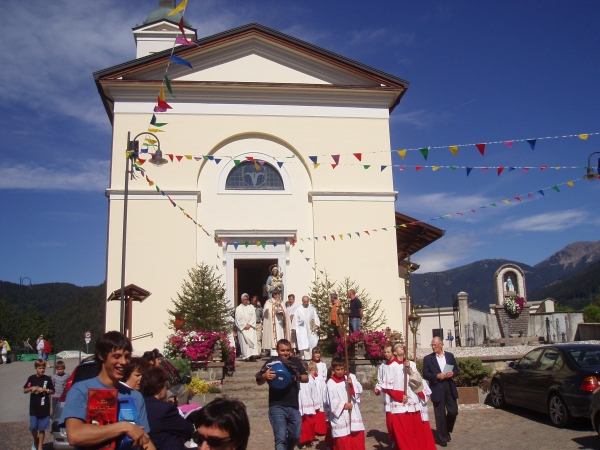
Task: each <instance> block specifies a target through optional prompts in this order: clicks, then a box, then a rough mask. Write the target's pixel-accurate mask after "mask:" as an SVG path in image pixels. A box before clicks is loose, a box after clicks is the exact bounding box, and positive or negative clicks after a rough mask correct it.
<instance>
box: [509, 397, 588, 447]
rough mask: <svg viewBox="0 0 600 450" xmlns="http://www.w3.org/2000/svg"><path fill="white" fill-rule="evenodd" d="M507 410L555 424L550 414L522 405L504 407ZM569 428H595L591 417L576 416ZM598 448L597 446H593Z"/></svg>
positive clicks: (586, 429)
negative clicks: (522, 406)
mask: <svg viewBox="0 0 600 450" xmlns="http://www.w3.org/2000/svg"><path fill="white" fill-rule="evenodd" d="M504 410H505V411H506V412H509V413H511V414H514V415H517V416H520V417H523V418H524V419H528V420H532V421H534V422H537V423H539V424H542V425H548V426H549V427H551V426H553V425H552V422H550V417H549V416H548V414H544V413H541V412H537V411H532V410H530V409H526V408H521V407H520V406H513V405H508V406H506V408H504ZM566 428H567V429H569V430H580V431H586V432H591V433H593V432H594V428H593V427H592V422H591V421H590V419H588V418H585V417H576V418H574V419H573V422H572V423H571V425H570V426H568V427H566ZM593 448H597V447H593Z"/></svg>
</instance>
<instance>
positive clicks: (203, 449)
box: [192, 397, 250, 450]
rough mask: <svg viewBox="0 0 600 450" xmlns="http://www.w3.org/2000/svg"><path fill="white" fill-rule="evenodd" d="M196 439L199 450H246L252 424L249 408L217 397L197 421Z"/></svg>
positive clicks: (194, 438) (200, 414)
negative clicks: (247, 412)
mask: <svg viewBox="0 0 600 450" xmlns="http://www.w3.org/2000/svg"><path fill="white" fill-rule="evenodd" d="M194 425H195V426H196V431H195V432H194V435H193V436H192V439H193V440H194V442H195V443H196V444H198V450H246V447H247V446H248V438H249V437H250V422H249V421H248V415H247V414H246V406H245V405H244V404H243V403H242V402H240V401H239V400H233V399H230V398H227V397H217V398H216V399H214V400H213V401H212V402H210V403H208V404H207V405H206V406H204V407H203V408H202V409H200V410H199V411H198V412H197V413H196V414H195V417H194Z"/></svg>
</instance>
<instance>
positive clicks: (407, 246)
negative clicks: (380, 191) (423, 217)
mask: <svg viewBox="0 0 600 450" xmlns="http://www.w3.org/2000/svg"><path fill="white" fill-rule="evenodd" d="M445 233H446V231H445V230H441V229H439V228H436V227H434V226H432V225H429V224H427V223H425V222H421V221H419V220H417V219H414V218H412V217H410V216H407V215H405V214H401V213H399V212H396V248H397V250H398V265H401V266H405V265H406V262H405V260H406V258H407V257H408V256H409V255H411V256H412V255H414V254H415V253H417V252H418V251H419V250H422V249H424V248H425V247H427V246H428V245H429V244H431V243H433V242H435V241H437V240H438V239H439V238H441V237H442V236H443V235H444V234H445Z"/></svg>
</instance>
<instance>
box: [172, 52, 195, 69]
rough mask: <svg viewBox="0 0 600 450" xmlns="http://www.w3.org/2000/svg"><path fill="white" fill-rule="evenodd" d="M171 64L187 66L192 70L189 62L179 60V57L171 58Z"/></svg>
mask: <svg viewBox="0 0 600 450" xmlns="http://www.w3.org/2000/svg"><path fill="white" fill-rule="evenodd" d="M171 62H174V63H177V64H181V65H182V66H188V67H189V68H190V69H193V67H192V65H191V64H190V63H189V61H186V60H185V59H183V58H180V57H179V56H175V55H173V56H171Z"/></svg>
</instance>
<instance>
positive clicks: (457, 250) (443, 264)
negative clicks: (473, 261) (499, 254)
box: [413, 233, 484, 273]
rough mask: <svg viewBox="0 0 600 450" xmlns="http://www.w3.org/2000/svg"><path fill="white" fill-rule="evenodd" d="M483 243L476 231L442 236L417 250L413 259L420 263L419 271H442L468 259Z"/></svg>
mask: <svg viewBox="0 0 600 450" xmlns="http://www.w3.org/2000/svg"><path fill="white" fill-rule="evenodd" d="M483 244H484V242H483V241H481V240H480V236H479V235H478V234H476V233H465V234H457V235H453V236H444V237H443V238H441V239H440V240H438V241H436V242H434V243H433V244H431V245H429V246H428V247H425V248H424V249H423V250H421V251H420V252H418V253H417V254H416V255H415V256H414V258H413V260H414V261H415V262H416V263H417V264H420V265H421V268H420V269H419V273H428V272H439V271H444V270H448V269H450V268H453V267H456V266H458V265H460V264H461V263H462V262H464V261H465V260H468V259H469V258H470V257H471V256H472V254H473V250H474V248H476V247H480V246H481V245H483Z"/></svg>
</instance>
